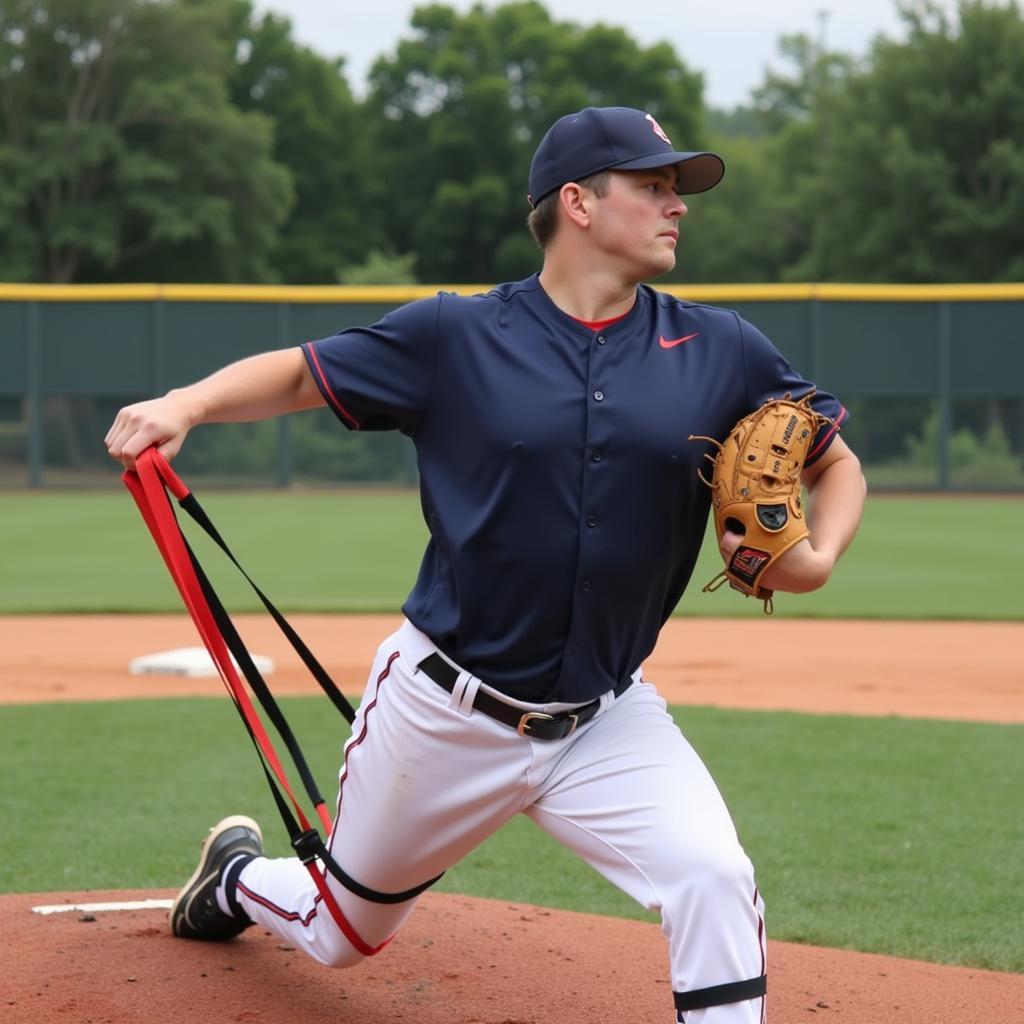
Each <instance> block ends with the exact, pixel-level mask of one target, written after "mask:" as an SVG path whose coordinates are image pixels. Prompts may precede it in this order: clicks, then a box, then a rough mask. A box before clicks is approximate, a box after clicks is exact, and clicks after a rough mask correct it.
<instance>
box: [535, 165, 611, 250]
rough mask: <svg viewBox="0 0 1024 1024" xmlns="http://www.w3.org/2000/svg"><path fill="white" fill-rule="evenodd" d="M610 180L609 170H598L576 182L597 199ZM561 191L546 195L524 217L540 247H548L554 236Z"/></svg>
mask: <svg viewBox="0 0 1024 1024" xmlns="http://www.w3.org/2000/svg"><path fill="white" fill-rule="evenodd" d="M611 180H612V172H611V171H598V172H597V174H591V175H590V176H589V177H586V178H580V179H579V181H577V182H576V184H577V185H582V186H583V188H589V189H590V191H591V192H593V193H594V195H595V196H597V198H598V199H601V198H603V197H604V196H606V195H607V194H608V188H609V186H610V184H611ZM561 191H562V190H561V189H556V190H555V191H554V192H550V193H549V194H548V195H546V196H545V197H544V198H543V199H542V200H541V201H540V202H539V203H538V204H537V205H536V206H535V207H534V208H533V209H532V210H531V211H530V215H529V216H528V217H527V218H526V226H527V227H528V228H529V229H530V234H531V235H533V240H534V241H535V242H536V243H537V244H538V245H539V246H540V247H541V248H542V249H546V248H547V247H548V245H549V244H550V243H551V239H552V238H554V237H555V231H556V230H557V229H558V206H559V201H558V196H559V193H560V192H561Z"/></svg>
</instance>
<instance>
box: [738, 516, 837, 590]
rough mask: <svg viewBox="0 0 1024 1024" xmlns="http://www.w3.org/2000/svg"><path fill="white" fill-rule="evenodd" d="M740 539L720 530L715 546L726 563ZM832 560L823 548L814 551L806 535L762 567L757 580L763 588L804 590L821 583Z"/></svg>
mask: <svg viewBox="0 0 1024 1024" xmlns="http://www.w3.org/2000/svg"><path fill="white" fill-rule="evenodd" d="M742 543H743V535H742V534H739V533H733V532H732V531H731V530H726V531H724V532H723V534H722V540H721V543H720V544H719V550H720V551H721V553H722V558H723V559H724V561H725V564H726V565H728V564H729V562H730V560H731V559H732V556H733V553H734V552H735V551H736V549H737V548H738V547H739V546H740V544H742ZM835 564H836V560H835V558H833V557H832V556H831V555H829V554H828V553H827V552H824V551H816V550H815V549H814V547H812V545H811V542H810V540H808V539H807V538H806V537H805V538H804V539H803V540H801V541H799V542H798V543H796V544H794V545H793V546H792V547H791V548H790V549H789V550H788V551H787V552H786V553H785V554H784V555H782V556H781V557H780V558H779V559H778V560H777V561H776V562H775V563H774V565H771V566H770V567H769V568H768V569H766V570H765V573H764V575H763V576H762V577H761V578H760V579H759V580H758V581H757V583H758V586H759V587H763V588H764V589H765V590H782V591H785V592H787V593H790V594H806V593H808V592H809V591H812V590H817V589H818V588H819V587H823V586H824V585H825V584H826V583H827V582H828V578H829V576H831V575H832V570H833V569H834V568H835Z"/></svg>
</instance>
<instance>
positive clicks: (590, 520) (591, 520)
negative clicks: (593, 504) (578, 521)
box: [587, 516, 597, 526]
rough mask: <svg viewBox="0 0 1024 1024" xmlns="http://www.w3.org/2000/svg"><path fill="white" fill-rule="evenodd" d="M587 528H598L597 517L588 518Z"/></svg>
mask: <svg viewBox="0 0 1024 1024" xmlns="http://www.w3.org/2000/svg"><path fill="white" fill-rule="evenodd" d="M587 526H597V516H587Z"/></svg>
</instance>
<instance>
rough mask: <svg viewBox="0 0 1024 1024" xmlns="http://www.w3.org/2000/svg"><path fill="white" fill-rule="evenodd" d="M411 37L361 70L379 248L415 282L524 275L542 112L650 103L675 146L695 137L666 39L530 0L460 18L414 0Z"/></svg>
mask: <svg viewBox="0 0 1024 1024" xmlns="http://www.w3.org/2000/svg"><path fill="white" fill-rule="evenodd" d="M411 28H412V33H411V34H410V36H408V37H407V38H405V39H403V40H402V41H401V42H400V43H399V45H398V48H397V51H396V53H395V54H394V55H393V56H389V57H382V58H381V59H379V60H378V61H377V63H376V64H375V66H374V68H373V71H372V73H371V80H370V93H369V96H368V97H367V104H368V107H369V110H370V112H371V114H372V117H371V118H370V119H369V121H368V129H369V130H370V131H371V132H372V136H373V141H374V146H373V154H374V155H373V158H372V160H371V164H370V167H371V170H370V177H371V179H372V180H373V181H374V182H376V183H378V188H379V193H378V195H379V203H378V205H379V207H380V210H381V213H382V216H383V217H384V223H385V229H386V232H387V235H388V237H389V239H390V240H391V243H392V245H393V246H394V247H395V248H396V249H397V250H398V251H400V252H404V251H409V250H413V249H415V250H416V251H417V252H418V254H419V260H418V266H419V271H420V276H421V277H422V278H423V279H424V280H428V281H453V280H458V281H473V282H488V281H493V280H496V279H497V278H498V277H499V269H500V271H501V272H502V274H506V275H509V276H511V275H515V274H525V273H528V272H531V271H532V270H534V269H536V268H537V266H538V265H539V262H540V259H539V253H538V252H537V251H536V249H535V248H533V247H532V246H531V244H530V243H529V240H528V239H526V240H525V241H524V237H525V230H524V226H523V224H524V221H525V218H526V214H527V212H528V210H529V207H528V205H527V203H526V181H527V173H528V169H529V164H530V158H531V156H532V154H533V150H534V148H535V147H536V145H537V143H538V142H539V141H540V138H541V136H542V134H543V133H544V131H546V129H547V128H548V126H549V125H550V123H551V122H552V121H554V120H555V118H557V117H559V116H561V115H562V114H564V113H567V112H569V111H571V110H575V109H578V108H579V107H582V106H585V105H587V104H597V105H601V104H624V105H629V106H639V107H644V108H645V109H647V110H650V111H651V113H652V114H653V115H654V116H655V117H657V118H658V120H659V121H660V122H661V124H662V125H663V126H664V127H665V130H666V131H667V132H668V134H669V135H670V136H671V137H673V138H675V139H677V140H678V142H679V144H680V145H684V146H686V147H697V146H699V145H700V144H701V142H702V124H701V102H700V93H701V84H700V78H699V76H698V75H696V74H695V73H694V72H692V71H690V70H688V69H687V68H686V67H685V66H684V65H683V64H682V63H681V62H680V61H679V59H678V58H677V57H676V55H675V54H674V53H673V51H672V49H671V48H670V47H669V46H668V45H667V44H658V45H655V46H651V47H642V46H640V45H639V44H637V43H636V42H635V41H634V40H633V39H631V38H630V37H629V35H628V34H627V33H626V32H624V31H623V30H622V29H618V28H610V27H608V26H605V25H600V24H598V25H592V26H589V27H584V26H580V25H576V24H573V23H570V22H559V21H555V20H553V19H552V17H551V15H550V14H549V13H548V11H547V10H546V9H545V8H544V7H543V6H541V5H540V4H539V3H536V2H533V0H522V2H513V3H506V4H503V5H500V6H498V7H495V8H493V9H486V8H484V7H483V5H480V4H478V5H476V6H474V7H473V8H472V9H471V10H470V11H468V12H467V13H465V14H461V13H458V12H456V11H455V10H453V9H452V8H450V7H447V6H444V5H441V4H434V5H430V6H425V7H420V8H418V9H417V10H416V11H415V13H414V14H413V17H412V25H411Z"/></svg>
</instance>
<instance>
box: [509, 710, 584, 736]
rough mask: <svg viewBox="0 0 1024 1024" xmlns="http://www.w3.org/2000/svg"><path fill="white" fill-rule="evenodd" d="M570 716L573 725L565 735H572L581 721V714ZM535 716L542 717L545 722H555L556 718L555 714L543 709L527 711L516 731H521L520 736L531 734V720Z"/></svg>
mask: <svg viewBox="0 0 1024 1024" xmlns="http://www.w3.org/2000/svg"><path fill="white" fill-rule="evenodd" d="M568 717H569V718H570V719H571V720H572V727H571V728H570V729H569V731H568V732H567V733H566V734H565V735H566V736H571V735H572V734H573V733H574V732H575V731H576V725H577V723H578V721H579V715H569V716H568ZM535 718H537V719H540V720H541V721H544V722H553V721H554V720H555V716H554V715H546V714H544V712H543V711H527V712H526V714H525V715H523V717H522V718H520V719H519V726H518V727H517V729H516V732H517V733H519V735H520V736H529V735H530V722H532V721H533V720H534V719H535Z"/></svg>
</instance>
